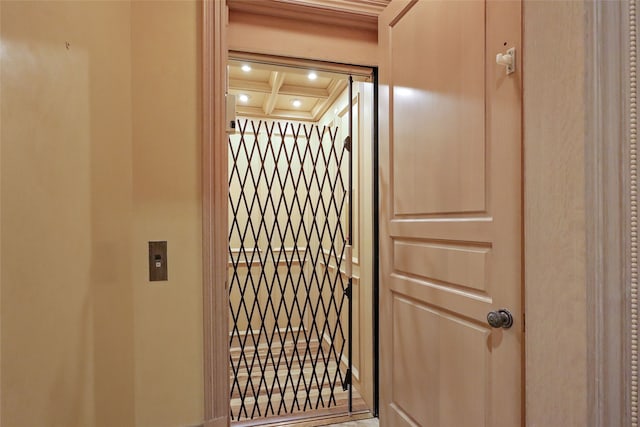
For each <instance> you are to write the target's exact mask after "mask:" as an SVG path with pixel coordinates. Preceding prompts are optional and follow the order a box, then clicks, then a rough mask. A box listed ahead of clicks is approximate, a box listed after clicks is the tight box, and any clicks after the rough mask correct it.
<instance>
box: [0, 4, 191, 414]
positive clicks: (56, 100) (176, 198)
mask: <svg viewBox="0 0 640 427" xmlns="http://www.w3.org/2000/svg"><path fill="white" fill-rule="evenodd" d="M0 10H1V11H2V13H1V22H0V24H1V34H0V36H1V43H2V44H1V46H2V53H1V54H2V57H1V61H2V62H1V67H2V68H1V75H0V83H1V89H2V95H3V97H2V99H1V101H0V102H1V114H0V119H1V120H0V121H1V123H2V127H1V128H0V132H1V133H0V138H1V139H0V144H1V145H0V159H1V163H0V183H1V185H2V187H1V204H0V206H1V211H0V214H1V215H0V227H1V229H2V236H1V249H2V253H3V255H4V256H3V257H2V259H1V263H0V264H1V265H0V271H1V284H2V288H1V292H0V295H1V299H0V300H1V303H2V306H1V311H0V313H1V316H0V325H1V327H2V329H1V332H2V334H1V340H0V344H1V349H2V355H1V356H2V357H1V372H2V374H3V375H2V379H1V388H0V391H1V394H2V412H1V422H2V425H3V426H11V427H13V426H16V427H18V426H35V425H37V426H65V427H67V426H82V427H85V426H94V425H95V426H118V427H120V426H134V425H135V426H154V427H155V426H182V425H193V424H197V423H199V422H201V421H202V418H203V395H202V389H203V384H202V383H203V377H202V364H203V363H202V351H203V350H202V279H201V274H202V273H201V259H200V257H201V253H202V252H201V236H200V234H201V231H200V230H201V225H200V223H201V202H200V199H201V198H200V121H199V105H200V95H199V84H200V78H199V72H198V70H199V68H200V65H199V59H198V56H199V46H200V44H199V34H200V26H199V22H200V18H199V14H200V6H199V3H197V2H193V1H181V2H134V3H131V2H129V1H98V2H84V1H82V2H81V1H69V2H60V1H51V2H27V1H17V2H12V1H2V2H1V3H0ZM67 41H68V42H69V46H68V47H67V46H66V45H65V42H67ZM149 240H168V245H169V281H168V282H163V283H153V284H152V283H149V282H148V281H147V241H149Z"/></svg>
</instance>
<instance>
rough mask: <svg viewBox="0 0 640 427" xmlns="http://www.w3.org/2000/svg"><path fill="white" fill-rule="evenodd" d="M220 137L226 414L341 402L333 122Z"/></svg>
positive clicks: (343, 342) (340, 181) (270, 126)
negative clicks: (225, 191)
mask: <svg viewBox="0 0 640 427" xmlns="http://www.w3.org/2000/svg"><path fill="white" fill-rule="evenodd" d="M238 125H239V126H238V128H239V133H238V134H236V135H232V136H231V137H230V138H229V171H230V172H229V224H230V231H229V242H230V246H229V291H230V309H231V319H230V348H231V352H230V354H231V358H230V364H231V373H230V375H231V419H232V420H234V421H244V420H253V419H256V418H263V417H271V416H279V415H286V414H292V413H297V412H304V411H308V410H316V409H320V408H330V407H335V406H340V405H345V410H346V405H348V407H349V409H350V405H351V389H350V387H349V386H348V383H349V381H350V371H349V369H350V363H351V362H350V346H349V335H350V327H351V313H350V311H351V308H350V304H349V301H348V294H349V285H350V280H349V277H348V275H349V274H350V273H348V272H346V271H345V268H346V265H345V261H344V260H345V259H350V250H349V249H350V246H349V244H350V242H349V238H348V235H347V233H348V231H347V230H348V225H349V224H350V221H351V219H350V212H351V209H350V206H349V205H350V201H349V192H348V191H347V188H348V186H349V185H350V177H349V174H350V170H351V168H350V164H349V162H350V161H351V160H350V153H349V144H348V141H349V139H348V138H347V139H346V140H345V141H347V142H346V143H343V142H342V141H341V140H339V139H341V138H339V129H338V128H330V127H318V126H316V125H313V124H293V123H284V122H271V121H251V120H239V121H238Z"/></svg>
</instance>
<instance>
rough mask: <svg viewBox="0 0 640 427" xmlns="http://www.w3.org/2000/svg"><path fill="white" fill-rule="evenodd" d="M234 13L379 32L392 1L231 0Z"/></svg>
mask: <svg viewBox="0 0 640 427" xmlns="http://www.w3.org/2000/svg"><path fill="white" fill-rule="evenodd" d="M228 3H229V9H230V10H231V11H233V12H236V11H237V12H244V13H252V14H259V15H264V16H265V17H270V16H274V17H279V18H286V19H292V20H295V21H306V22H317V23H322V24H331V25H341V26H345V27H350V28H361V29H365V30H371V31H375V29H376V27H377V25H378V15H379V13H380V12H381V11H382V10H383V9H384V8H385V6H386V5H387V3H388V0H365V1H363V0H313V1H309V0H261V1H260V2H256V1H251V0H228Z"/></svg>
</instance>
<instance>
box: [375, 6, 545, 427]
mask: <svg viewBox="0 0 640 427" xmlns="http://www.w3.org/2000/svg"><path fill="white" fill-rule="evenodd" d="M379 25H380V27H379V29H380V32H379V38H380V52H381V58H380V195H381V202H380V203H381V206H380V221H381V223H380V226H381V294H380V298H381V320H380V321H381V350H380V360H381V420H382V422H381V426H384V427H401V426H416V425H418V426H424V427H477V426H488V427H489V426H490V427H496V426H504V427H514V426H520V425H522V414H523V409H522V395H523V392H522V347H523V329H524V325H523V313H522V307H521V306H522V297H521V292H522V266H521V257H522V194H521V184H522V182H521V181H522V180H521V177H522V172H521V96H522V91H521V73H520V69H521V64H520V61H519V59H520V57H521V55H520V53H521V44H520V34H521V5H520V3H519V2H517V1H502V2H493V1H488V2H484V1H481V0H477V1H456V0H452V1H427V0H419V1H411V2H409V1H392V2H391V4H390V5H389V6H388V7H387V9H386V10H385V11H384V12H383V14H382V15H381V17H380V21H379ZM512 47H515V48H516V52H517V53H516V59H517V64H516V71H515V73H512V74H510V75H507V74H506V70H505V67H504V66H502V65H498V64H496V54H498V53H504V52H506V50H507V49H509V48H512ZM540 173H544V171H540ZM502 308H504V309H508V310H509V311H510V312H511V313H512V314H513V319H514V324H513V326H512V327H511V328H510V329H503V328H491V327H490V326H489V325H488V323H487V314H488V313H489V312H490V311H494V310H498V309H502Z"/></svg>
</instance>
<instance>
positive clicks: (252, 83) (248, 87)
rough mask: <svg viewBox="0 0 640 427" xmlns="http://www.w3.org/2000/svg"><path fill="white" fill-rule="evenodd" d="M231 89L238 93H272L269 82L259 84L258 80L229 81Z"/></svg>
mask: <svg viewBox="0 0 640 427" xmlns="http://www.w3.org/2000/svg"><path fill="white" fill-rule="evenodd" d="M229 89H233V90H238V91H250V92H261V93H271V86H270V85H269V83H267V82H259V81H256V80H244V79H229Z"/></svg>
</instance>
